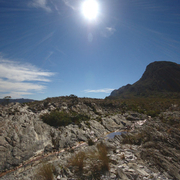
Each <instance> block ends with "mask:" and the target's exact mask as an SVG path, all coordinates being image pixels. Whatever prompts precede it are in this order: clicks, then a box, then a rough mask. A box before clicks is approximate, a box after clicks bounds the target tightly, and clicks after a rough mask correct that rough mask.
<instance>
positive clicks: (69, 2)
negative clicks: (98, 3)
mask: <svg viewBox="0 0 180 180" xmlns="http://www.w3.org/2000/svg"><path fill="white" fill-rule="evenodd" d="M62 1H63V2H64V4H65V5H66V6H68V7H70V8H71V9H73V10H76V9H77V3H78V0H62Z"/></svg>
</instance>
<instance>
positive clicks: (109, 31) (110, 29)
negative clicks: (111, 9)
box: [101, 27, 116, 37]
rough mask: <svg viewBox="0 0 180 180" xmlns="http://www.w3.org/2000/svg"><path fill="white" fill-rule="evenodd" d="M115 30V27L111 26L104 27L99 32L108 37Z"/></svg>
mask: <svg viewBox="0 0 180 180" xmlns="http://www.w3.org/2000/svg"><path fill="white" fill-rule="evenodd" d="M115 32H116V29H115V28H113V27H106V28H105V29H103V31H102V32H101V34H102V36H103V37H110V36H112V35H113V34H114V33H115Z"/></svg>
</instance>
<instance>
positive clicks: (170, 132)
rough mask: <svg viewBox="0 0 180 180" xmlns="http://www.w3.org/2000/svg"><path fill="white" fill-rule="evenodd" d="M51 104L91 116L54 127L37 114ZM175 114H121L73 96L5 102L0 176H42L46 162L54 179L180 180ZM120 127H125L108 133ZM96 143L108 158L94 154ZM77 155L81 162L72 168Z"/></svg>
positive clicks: (26, 179) (0, 115) (22, 179)
mask: <svg viewBox="0 0 180 180" xmlns="http://www.w3.org/2000/svg"><path fill="white" fill-rule="evenodd" d="M99 102H101V103H99ZM174 108H176V110H178V107H177V105H176V106H175V107H174ZM54 109H57V110H58V111H66V112H70V111H74V112H77V113H81V114H82V113H84V114H86V115H88V116H89V117H90V120H88V121H83V122H81V123H80V124H78V125H76V124H70V125H68V126H65V127H58V128H54V127H51V126H49V125H47V124H45V123H43V121H42V119H41V115H42V114H45V113H50V112H52V111H53V110H54ZM171 110H174V109H172V108H171ZM179 117H180V112H179V111H169V110H168V111H166V112H164V113H161V115H160V116H159V117H156V118H150V117H148V116H147V115H144V114H139V113H136V112H131V111H128V112H124V113H123V114H122V113H121V112H120V111H119V109H118V108H115V106H113V105H112V104H108V106H107V105H105V104H104V102H103V101H101V100H91V99H88V100H87V99H86V101H85V100H82V99H78V98H76V97H68V98H67V97H66V98H63V97H62V98H54V99H51V101H50V99H47V100H45V101H42V102H35V103H30V104H28V105H22V104H19V103H16V104H9V105H8V106H5V107H1V108H0V159H1V161H0V171H1V174H0V179H2V180H7V179H8V180H11V179H12V180H14V179H19V180H30V179H31V180H32V179H33V180H35V179H41V178H42V174H40V172H41V171H42V168H43V169H46V168H45V167H46V166H45V165H46V164H51V165H52V166H53V167H54V170H53V178H54V179H62V180H63V179H64V180H68V179H69V180H70V179H114V180H115V179H123V180H124V179H127V180H129V179H154V180H155V179H174V180H176V179H180V172H179V169H180V159H179V157H180V150H179V149H180V146H179V142H180V133H179V132H180V122H179V120H180V118H179ZM122 131H123V132H127V131H128V132H127V133H125V134H123V135H116V136H115V137H114V138H108V137H107V134H109V133H111V132H122ZM100 144H104V146H102V147H103V149H106V148H107V157H108V158H107V159H98V158H100V155H98V153H99V154H103V152H104V151H102V149H99V147H101V146H100ZM100 150H101V151H100ZM83 154H84V156H82V155H83ZM76 155H78V158H77V159H75V157H76ZM80 155H81V156H80ZM80 157H83V166H82V168H81V169H79V170H78V171H77V167H76V166H77V162H81V161H80V160H79V159H81V158H80ZM104 157H106V155H104ZM101 158H102V157H101ZM73 159H75V161H74V162H73ZM105 160H108V161H107V162H108V163H107V162H106V161H105ZM102 162H104V163H105V162H106V166H105V167H106V168H105V169H104V170H103V169H100V167H101V166H100V165H102V164H99V163H102ZM73 163H74V164H73ZM95 165H96V166H95ZM95 176H96V178H94V177H95ZM53 178H52V179H53Z"/></svg>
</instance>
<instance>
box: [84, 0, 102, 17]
mask: <svg viewBox="0 0 180 180" xmlns="http://www.w3.org/2000/svg"><path fill="white" fill-rule="evenodd" d="M98 9H99V7H98V3H97V1H96V0H85V1H84V2H83V4H82V13H83V15H84V17H85V18H87V19H89V20H93V19H96V17H97V15H98Z"/></svg>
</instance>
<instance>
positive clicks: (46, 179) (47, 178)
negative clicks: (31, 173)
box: [37, 164, 55, 180]
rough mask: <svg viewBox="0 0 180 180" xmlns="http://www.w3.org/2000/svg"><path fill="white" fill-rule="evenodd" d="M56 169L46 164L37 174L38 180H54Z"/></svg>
mask: <svg viewBox="0 0 180 180" xmlns="http://www.w3.org/2000/svg"><path fill="white" fill-rule="evenodd" d="M54 171H55V167H54V166H53V165H52V164H44V165H43V166H42V167H41V168H40V169H39V172H38V173H37V176H38V179H40V180H53V179H54V175H53V172H54Z"/></svg>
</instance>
